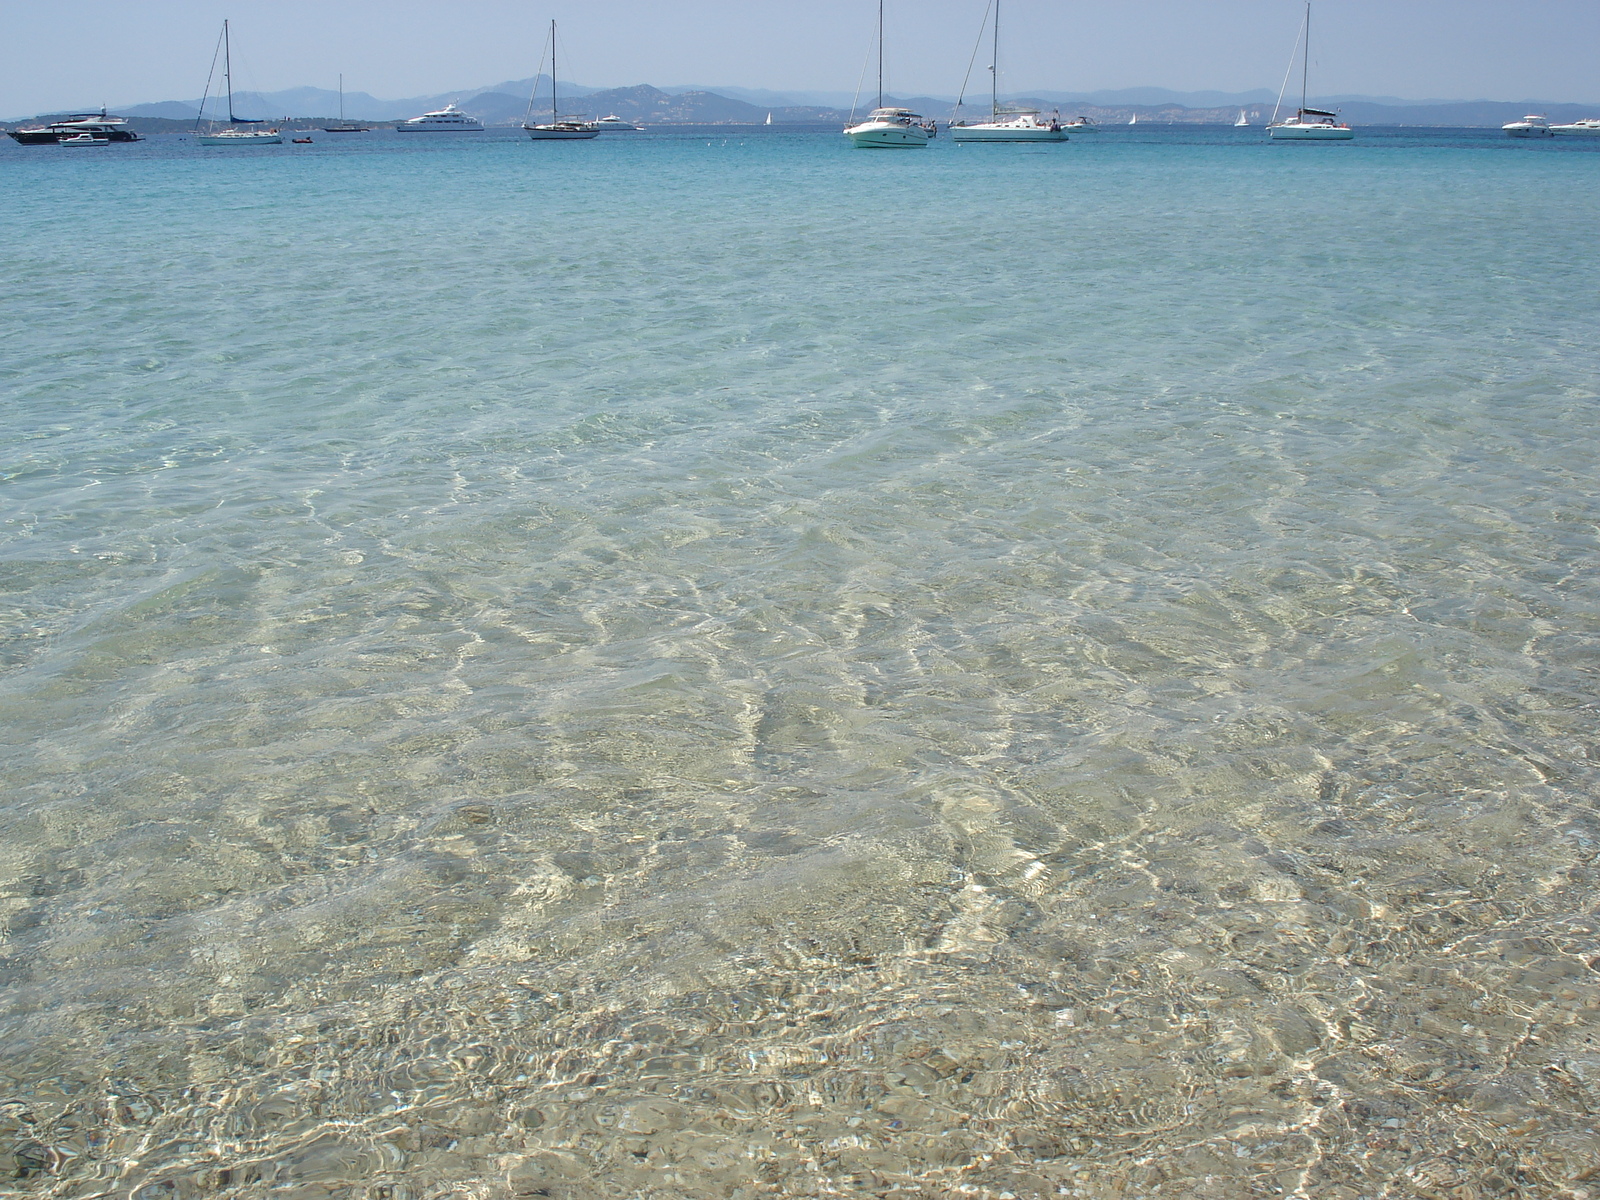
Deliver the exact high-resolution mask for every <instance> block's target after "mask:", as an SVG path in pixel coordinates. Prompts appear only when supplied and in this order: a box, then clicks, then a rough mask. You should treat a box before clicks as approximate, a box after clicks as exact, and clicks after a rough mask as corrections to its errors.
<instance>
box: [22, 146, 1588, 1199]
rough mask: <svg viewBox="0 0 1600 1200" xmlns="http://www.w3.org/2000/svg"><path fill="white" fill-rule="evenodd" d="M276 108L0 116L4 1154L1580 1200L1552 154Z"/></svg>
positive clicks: (1567, 192) (1583, 927) (701, 1188)
mask: <svg viewBox="0 0 1600 1200" xmlns="http://www.w3.org/2000/svg"><path fill="white" fill-rule="evenodd" d="M313 136H314V137H315V139H316V141H315V144H314V145H311V146H292V145H286V146H282V147H271V148H254V149H251V150H237V151H234V150H227V149H204V150H202V149H201V148H199V147H196V146H194V145H193V143H192V142H189V141H180V140H178V139H175V138H170V137H165V138H153V139H151V140H149V141H147V142H144V143H142V144H139V145H136V146H113V147H108V148H106V149H96V150H81V151H69V150H60V149H57V148H52V147H34V148H25V147H18V146H15V145H12V144H11V143H10V142H9V141H6V142H5V144H4V145H0V299H3V301H4V302H3V304H0V521H3V523H0V740H3V745H0V768H3V777H4V779H5V786H4V789H3V791H0V929H3V931H4V940H3V941H0V1193H3V1194H6V1195H18V1196H28V1197H33V1196H41V1197H42V1196H50V1197H71V1198H75V1200H78V1198H81V1200H88V1198H90V1197H106V1198H111V1197H118V1198H124V1197H126V1198H130V1200H167V1198H169V1197H170V1198H172V1200H187V1198H189V1197H202V1196H203V1197H223V1198H234V1197H237V1198H243V1197H257V1196H262V1197H266V1196H271V1197H279V1196H282V1197H285V1198H290V1197H292V1198H293V1200H432V1198H435V1197H437V1198H444V1197H453V1198H454V1197H458V1198H467V1197H472V1198H482V1200H501V1198H506V1200H509V1198H510V1197H514V1196H515V1197H536V1196H548V1197H554V1198H558V1200H590V1198H593V1197H617V1198H619V1200H621V1198H637V1200H702V1198H708V1197H716V1198H723V1200H754V1198H755V1197H763V1196H808V1197H809V1196H835V1197H852V1198H854V1197H860V1198H865V1197H885V1196H904V1197H907V1198H908V1200H909V1198H911V1197H925V1198H929V1200H931V1198H933V1197H947V1196H970V1197H973V1198H975V1200H1007V1198H1011V1200H1036V1198H1042V1197H1055V1196H1080V1197H1089V1198H1093V1200H1099V1198H1101V1197H1105V1198H1110V1197H1119V1198H1123V1200H1131V1198H1133V1197H1163V1198H1165V1197H1172V1198H1178V1197H1185V1198H1191V1200H1201V1198H1205V1200H1210V1198H1216V1200H1233V1198H1235V1197H1248V1196H1287V1197H1302V1198H1304V1200H1311V1198H1315V1200H1357V1198H1358V1197H1374V1198H1375V1197H1378V1196H1380V1195H1381V1196H1383V1197H1386V1198H1410V1197H1416V1198H1419V1200H1420V1198H1422V1197H1439V1196H1460V1197H1487V1196H1502V1195H1505V1196H1509V1195H1513V1194H1514V1195H1518V1196H1540V1197H1544V1196H1548V1197H1562V1198H1564V1200H1583V1198H1584V1197H1587V1196H1589V1195H1590V1194H1591V1193H1594V1192H1596V1191H1597V1185H1596V1184H1594V1183H1593V1179H1594V1178H1596V1177H1600V1134H1597V1133H1596V1132H1595V1127H1594V1117H1593V1116H1592V1114H1593V1113H1594V1112H1596V1111H1600V1042H1597V1039H1600V974H1597V964H1600V917H1597V913H1596V909H1597V900H1600V863H1597V859H1596V855H1597V852H1600V810H1597V803H1596V802H1597V784H1600V688H1597V683H1600V487H1597V484H1596V475H1595V470H1596V467H1595V464H1596V462H1597V460H1600V425H1597V416H1600V326H1597V323H1596V298H1597V297H1600V243H1597V241H1596V231H1597V230H1600V144H1596V145H1581V144H1580V145H1574V144H1569V143H1566V142H1552V143H1547V144H1538V143H1519V142H1514V141H1510V140H1508V139H1503V138H1501V137H1500V136H1499V135H1498V133H1494V134H1490V133H1487V132H1484V133H1478V132H1471V131H1456V132H1446V131H1431V132H1430V131H1421V132H1417V131H1413V132H1409V133H1407V132H1402V131H1395V130H1389V131H1384V130H1364V131H1362V133H1361V136H1360V137H1359V139H1358V140H1357V141H1356V142H1353V143H1350V144H1347V145H1298V146H1296V145H1289V146H1285V145H1269V144H1266V143H1265V141H1264V138H1263V135H1262V132H1261V131H1260V130H1259V129H1256V130H1245V131H1235V130H1231V129H1227V130H1173V129H1167V130H1143V129H1141V130H1138V131H1131V130H1115V129H1111V130H1107V131H1105V132H1103V133H1101V134H1099V135H1097V136H1093V137H1082V138H1078V139H1075V140H1074V141H1072V142H1070V143H1068V144H1066V145H1061V146H1044V147H995V146H962V147H957V146H954V145H951V144H949V143H948V142H947V141H945V140H943V139H941V140H940V141H939V142H937V143H935V144H934V145H933V146H931V147H929V148H928V149H927V150H926V151H913V152H893V151H888V152H882V151H880V152H873V151H853V150H851V149H850V148H849V147H848V146H847V145H846V144H845V143H844V140H843V139H842V138H841V137H839V136H838V134H837V133H820V132H783V131H781V130H780V131H778V132H774V133H768V132H766V131H748V130H729V129H716V130H702V131H698V132H696V131H679V132H675V133H643V134H636V135H605V136H604V137H603V138H602V139H600V140H598V141H596V142H592V143H579V144H550V143H545V144H537V145H536V144H533V143H530V142H528V141H526V140H525V139H521V138H519V137H514V136H511V135H510V134H493V133H491V134H487V135H484V136H482V137H479V138H476V139H462V138H451V137H449V136H442V137H440V138H439V139H437V140H426V139H424V140H422V142H421V144H418V140H417V139H411V138H405V137H401V136H398V135H393V134H371V135H363V136H361V137H352V138H348V139H344V140H341V139H339V138H337V137H335V136H334V135H328V134H320V133H319V134H315V135H313ZM8 1173H9V1177H8ZM1586 1180H1587V1181H1589V1182H1587V1183H1586V1182H1585V1181H1586Z"/></svg>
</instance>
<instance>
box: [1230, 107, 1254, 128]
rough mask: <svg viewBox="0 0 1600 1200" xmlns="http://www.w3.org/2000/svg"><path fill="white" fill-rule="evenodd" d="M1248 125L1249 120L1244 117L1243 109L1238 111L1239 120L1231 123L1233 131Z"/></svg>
mask: <svg viewBox="0 0 1600 1200" xmlns="http://www.w3.org/2000/svg"><path fill="white" fill-rule="evenodd" d="M1248 124H1250V118H1249V117H1247V116H1245V115H1244V109H1242V108H1241V109H1240V110H1239V119H1238V120H1237V121H1235V122H1234V123H1233V127H1234V128H1235V129H1243V128H1244V127H1245V126H1246V125H1248Z"/></svg>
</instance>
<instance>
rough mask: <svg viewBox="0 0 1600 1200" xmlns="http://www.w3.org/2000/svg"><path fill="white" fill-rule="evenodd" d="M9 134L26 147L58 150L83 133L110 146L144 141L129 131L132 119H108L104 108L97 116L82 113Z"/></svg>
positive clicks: (10, 131)
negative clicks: (118, 143)
mask: <svg viewBox="0 0 1600 1200" xmlns="http://www.w3.org/2000/svg"><path fill="white" fill-rule="evenodd" d="M6 132H7V133H9V134H10V135H11V136H12V137H13V138H14V139H16V140H17V141H19V142H21V143H22V144H23V145H24V146H54V145H57V144H58V143H59V142H61V140H62V139H63V138H69V137H77V136H78V135H79V134H80V133H87V134H92V135H93V136H94V137H102V138H105V139H106V140H107V141H109V142H137V141H139V140H140V139H139V135H138V134H137V133H135V132H134V131H133V130H131V129H129V128H128V118H126V117H110V116H107V115H106V110H105V109H103V108H102V109H101V110H100V111H99V112H97V113H79V114H77V115H75V116H70V117H62V118H61V119H60V120H57V121H51V122H50V123H49V124H48V125H30V126H27V127H26V128H23V129H8V130H7V131H6Z"/></svg>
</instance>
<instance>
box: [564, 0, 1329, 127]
mask: <svg viewBox="0 0 1600 1200" xmlns="http://www.w3.org/2000/svg"><path fill="white" fill-rule="evenodd" d="M1307 3H1310V0H1307ZM557 119H558V118H557V117H556V23H555V19H554V18H552V19H551V21H550V124H552V125H554V124H555V123H556V121H557Z"/></svg>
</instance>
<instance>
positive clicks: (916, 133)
mask: <svg viewBox="0 0 1600 1200" xmlns="http://www.w3.org/2000/svg"><path fill="white" fill-rule="evenodd" d="M844 133H845V136H846V137H847V138H849V139H850V140H851V141H852V142H854V143H855V144H856V145H857V146H859V147H862V148H863V149H883V148H901V149H903V148H906V147H911V146H926V145H927V144H928V139H929V138H931V137H932V136H933V135H932V134H931V133H930V132H929V131H928V123H927V122H925V121H924V120H923V119H922V116H921V114H920V113H914V112H912V111H911V110H910V109H909V108H875V109H873V110H872V111H871V112H870V113H868V114H867V119H866V120H865V121H862V122H861V123H860V124H859V125H851V126H850V127H849V128H847V129H846V130H845V131H844Z"/></svg>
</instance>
